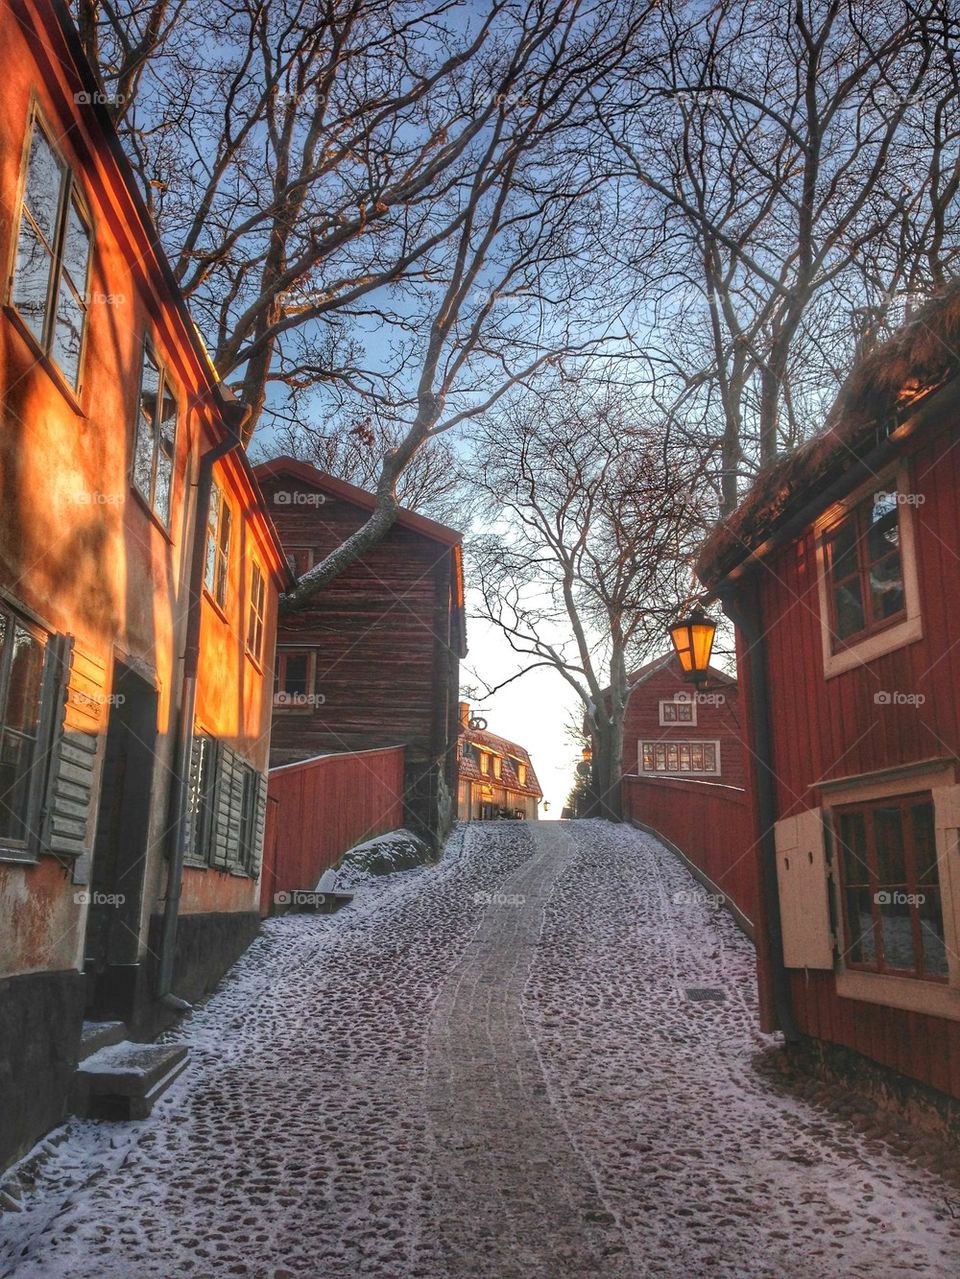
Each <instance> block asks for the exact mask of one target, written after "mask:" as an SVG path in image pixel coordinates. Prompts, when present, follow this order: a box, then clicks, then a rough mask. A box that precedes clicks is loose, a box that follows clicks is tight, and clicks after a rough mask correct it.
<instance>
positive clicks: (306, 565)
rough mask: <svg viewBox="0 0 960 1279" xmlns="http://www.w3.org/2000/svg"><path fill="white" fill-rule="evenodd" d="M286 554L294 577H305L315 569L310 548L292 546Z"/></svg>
mask: <svg viewBox="0 0 960 1279" xmlns="http://www.w3.org/2000/svg"><path fill="white" fill-rule="evenodd" d="M286 554H287V563H288V564H289V565H290V572H291V573H292V574H293V576H294V577H298V578H299V577H303V575H304V573H306V572H307V570H308V569H310V568H313V551H312V550H311V549H310V548H309V547H308V546H291V547H290V548H289V549H288V550H287V553H286Z"/></svg>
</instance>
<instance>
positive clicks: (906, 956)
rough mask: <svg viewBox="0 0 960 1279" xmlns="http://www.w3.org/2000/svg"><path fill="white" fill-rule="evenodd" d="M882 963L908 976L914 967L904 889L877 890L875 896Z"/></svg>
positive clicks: (911, 932)
mask: <svg viewBox="0 0 960 1279" xmlns="http://www.w3.org/2000/svg"><path fill="white" fill-rule="evenodd" d="M877 907H878V910H879V913H880V929H881V933H882V935H883V959H884V966H885V967H887V968H898V969H900V970H901V971H905V972H911V971H912V970H913V969H915V968H916V967H917V961H916V956H915V955H914V951H913V919H912V918H911V913H910V905H909V902H908V894H907V891H906V889H904V888H892V889H883V888H882V889H880V891H879V892H878V893H877Z"/></svg>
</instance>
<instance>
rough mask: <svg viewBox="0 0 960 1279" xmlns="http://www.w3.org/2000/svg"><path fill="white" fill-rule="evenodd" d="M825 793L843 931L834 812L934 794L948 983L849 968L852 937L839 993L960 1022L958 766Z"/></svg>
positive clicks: (838, 978)
mask: <svg viewBox="0 0 960 1279" xmlns="http://www.w3.org/2000/svg"><path fill="white" fill-rule="evenodd" d="M823 789H824V790H825V791H826V793H825V794H824V795H823V796H822V802H823V806H824V812H825V815H826V818H827V827H828V830H829V832H830V842H831V865H832V874H831V876H830V885H831V900H832V904H833V912H834V915H833V917H834V919H835V920H837V921H838V924H837V927H838V928H839V929H842V927H843V925H842V922H841V921H842V920H843V909H842V907H843V903H842V901H841V891H842V884H841V876H840V868H839V865H838V864H837V860H836V851H835V850H836V840H835V838H834V836H833V810H834V809H835V808H842V807H843V806H844V805H846V804H866V803H872V802H873V801H878V802H879V801H882V800H884V799H892V798H895V797H897V796H900V795H910V794H913V793H914V792H916V791H929V792H930V794H931V795H932V796H933V807H934V831H935V836H936V841H937V868H938V871H939V874H940V900H941V903H942V908H943V936H944V943H945V946H946V952H947V967H948V976H947V981H946V984H943V983H941V982H932V981H922V980H918V979H917V978H916V977H895V976H891V975H890V974H889V973H872V972H867V971H864V970H863V969H860V968H848V967H847V966H846V963H845V962H844V948H845V946H846V944H847V943H846V938H845V937H844V936H843V935H842V934H841V936H840V937H839V938H838V941H839V943H840V944H839V947H838V956H839V957H838V960H837V965H836V969H835V978H834V979H835V982H836V988H837V994H838V995H840V996H841V997H842V998H844V999H859V1000H862V1001H863V1002H865V1003H869V1004H884V1005H886V1006H887V1007H890V1008H903V1009H906V1010H907V1011H909V1012H918V1013H924V1014H927V1015H929V1016H932V1017H949V1018H951V1019H952V1020H954V1021H960V786H957V785H955V782H954V768H953V766H952V765H951V764H949V763H945V764H939V765H933V766H931V767H928V768H926V769H915V768H909V767H908V768H902V769H895V770H891V771H890V772H889V773H885V774H883V775H882V776H879V777H878V776H876V775H874V776H873V777H872V778H871V777H870V776H865V777H863V778H852V779H850V781H849V782H848V783H847V784H845V785H838V786H837V787H835V788H834V787H830V788H823Z"/></svg>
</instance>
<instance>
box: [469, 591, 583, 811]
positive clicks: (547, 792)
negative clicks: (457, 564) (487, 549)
mask: <svg viewBox="0 0 960 1279" xmlns="http://www.w3.org/2000/svg"><path fill="white" fill-rule="evenodd" d="M469 586H470V584H469V581H468V582H467V646H468V652H467V656H466V659H465V660H464V661H463V662H461V664H460V683H461V687H463V686H464V685H467V684H474V685H478V686H481V687H482V685H483V684H486V685H487V686H491V685H496V684H498V683H500V681H501V680H504V679H507V678H508V677H509V676H510V675H512V674H513V673H514V671H516V670H517V669H518V668H519V663H520V658H519V657H518V655H517V654H516V653H514V652H513V651H512V649H511V648H510V646H509V645H508V644H507V642H506V640H505V639H504V638H503V635H502V634H501V632H500V631H498V630H497V628H496V627H495V626H494V625H493V624H492V623H490V622H484V621H482V620H481V619H479V618H476V617H473V616H472V614H473V613H475V612H476V608H477V603H478V600H477V593H476V592H475V591H471V590H470V589H469ZM474 672H476V674H474ZM472 705H474V706H476V708H477V713H478V714H481V713H482V714H483V717H484V718H485V719H486V720H487V727H488V729H489V730H490V732H491V733H497V734H499V735H500V736H501V737H506V738H509V740H510V741H513V742H516V743H517V744H518V745H520V746H524V747H526V749H527V750H528V751H529V752H530V756H531V759H532V761H533V767H534V769H535V770H536V774H537V777H538V779H539V781H540V785H541V787H542V788H543V797H544V799H545V800H546V801H547V802H548V803H549V805H550V808H549V809H548V810H547V811H546V812H544V808H543V805H541V807H540V816H541V817H543V816H546V817H559V816H560V810H561V809H562V808H563V805H564V804H565V802H566V798H567V795H568V794H569V792H570V788H571V787H572V786H573V783H574V781H575V780H576V774H575V771H574V770H575V766H576V764H577V762H578V760H579V758H580V754H579V751H578V749H577V747H576V745H575V744H574V743H573V742H571V741H569V740H568V739H567V732H566V725H567V721H568V719H569V717H570V713H571V712H572V711H574V710H575V709H576V710H577V713H578V715H579V713H580V707H581V703H580V700H579V698H578V697H577V695H576V693H574V691H573V689H572V688H571V687H570V686H569V684H568V683H567V682H566V680H565V679H564V678H563V676H562V675H559V674H558V673H557V672H556V671H552V670H546V669H544V668H542V667H541V668H539V669H538V670H534V671H530V672H529V674H527V675H524V676H523V677H522V678H521V679H518V680H514V682H513V683H512V684H508V685H507V687H506V688H503V689H501V690H500V691H499V692H498V693H494V694H493V696H492V697H481V698H479V699H478V700H477V701H476V702H474V703H472Z"/></svg>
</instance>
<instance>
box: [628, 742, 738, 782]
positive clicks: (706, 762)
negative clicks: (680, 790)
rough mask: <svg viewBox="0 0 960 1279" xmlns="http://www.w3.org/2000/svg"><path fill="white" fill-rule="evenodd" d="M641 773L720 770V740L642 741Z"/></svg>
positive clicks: (715, 773) (709, 771) (717, 771)
mask: <svg viewBox="0 0 960 1279" xmlns="http://www.w3.org/2000/svg"><path fill="white" fill-rule="evenodd" d="M640 771H641V773H710V774H713V775H714V776H715V775H717V774H718V773H719V772H720V743H719V742H641V743H640Z"/></svg>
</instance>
